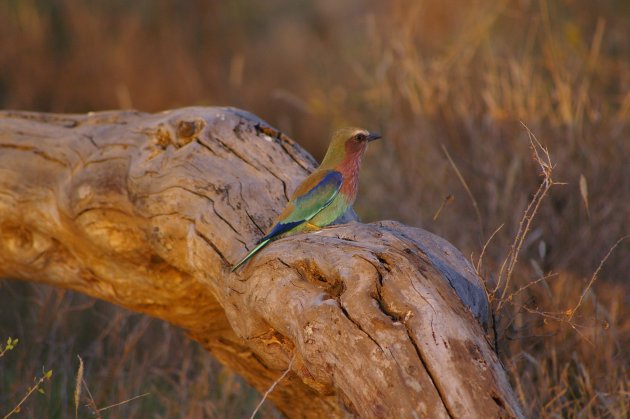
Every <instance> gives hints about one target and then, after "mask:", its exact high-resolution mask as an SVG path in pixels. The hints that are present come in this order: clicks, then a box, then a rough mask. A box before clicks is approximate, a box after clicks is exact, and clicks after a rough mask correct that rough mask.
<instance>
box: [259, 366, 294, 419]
mask: <svg viewBox="0 0 630 419" xmlns="http://www.w3.org/2000/svg"><path fill="white" fill-rule="evenodd" d="M294 360H295V354H293V357H292V358H291V362H289V366H288V367H287V369H286V370H284V372H283V373H282V375H281V376H280V377H278V379H277V380H276V381H274V382H273V384H272V385H271V387H269V389H268V390H267V391H266V392H265V394H264V395H263V398H262V399H261V400H260V402H258V405H257V406H256V408H255V409H254V411H253V412H252V415H251V416H250V417H249V419H254V416H256V413H258V410H259V409H260V407H261V406H262V405H263V403H264V402H265V400H266V399H267V396H269V395H270V394H271V392H272V391H273V389H274V388H276V385H278V383H279V382H280V381H282V379H283V378H284V377H286V375H287V374H288V373H289V371H291V367H292V366H293V361H294Z"/></svg>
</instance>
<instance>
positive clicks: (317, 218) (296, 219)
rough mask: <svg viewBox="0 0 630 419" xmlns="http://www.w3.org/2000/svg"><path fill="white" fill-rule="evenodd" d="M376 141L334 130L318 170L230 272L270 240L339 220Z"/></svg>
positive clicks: (358, 131) (355, 131)
mask: <svg viewBox="0 0 630 419" xmlns="http://www.w3.org/2000/svg"><path fill="white" fill-rule="evenodd" d="M379 138H381V135H380V134H378V133H376V132H369V131H367V130H365V129H362V128H355V127H346V128H340V129H337V130H336V131H335V132H334V133H333V135H332V139H331V141H330V145H329V146H328V150H327V151H326V154H325V155H324V159H323V160H322V162H321V164H320V165H319V167H318V168H317V169H315V171H313V173H311V174H310V175H309V176H308V177H306V179H304V180H303V181H302V183H300V185H299V186H298V187H297V188H296V190H295V192H293V195H292V196H291V198H290V199H289V202H288V203H287V205H286V207H285V208H284V211H282V213H280V215H279V216H278V218H277V219H276V221H275V223H274V225H273V226H272V227H271V229H270V230H269V232H268V233H267V234H266V235H265V236H264V237H263V238H262V239H260V240H259V241H258V242H257V244H256V246H255V247H254V248H253V249H252V250H251V251H250V252H249V253H248V254H247V255H246V256H245V257H244V258H243V259H242V260H241V261H240V262H238V263H237V264H236V265H234V266H233V267H232V272H234V271H236V270H237V269H238V268H239V267H240V266H242V265H243V264H244V263H246V262H247V261H248V260H249V259H251V258H252V257H253V256H254V255H255V254H256V253H258V252H259V251H260V250H261V249H262V248H263V247H265V246H266V245H267V244H269V242H271V241H273V240H277V239H279V238H282V237H286V236H289V235H293V234H296V233H304V232H311V231H317V230H320V229H321V228H323V227H326V226H329V225H331V224H334V223H335V221H336V220H337V219H339V218H341V217H342V216H343V215H344V214H345V213H346V211H347V210H348V209H349V208H350V207H351V206H352V204H353V203H354V200H355V199H356V197H357V189H358V186H359V168H360V166H361V158H362V157H363V154H364V153H365V150H366V149H367V145H368V143H370V142H372V141H374V140H378V139H379Z"/></svg>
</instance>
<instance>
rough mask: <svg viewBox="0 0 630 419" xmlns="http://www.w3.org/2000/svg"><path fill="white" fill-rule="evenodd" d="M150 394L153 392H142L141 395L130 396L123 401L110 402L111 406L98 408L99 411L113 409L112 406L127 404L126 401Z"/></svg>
mask: <svg viewBox="0 0 630 419" xmlns="http://www.w3.org/2000/svg"><path fill="white" fill-rule="evenodd" d="M149 394H151V393H144V394H140V395H139V396H135V397H132V398H130V399H127V400H123V401H122V402H118V403H114V404H110V405H109V406H105V407H102V408H100V409H98V411H99V412H102V411H103V410H107V409H111V408H112V407H116V406H120V405H123V404H125V403H129V402H131V401H134V400H136V399H139V398H140V397H144V396H148V395H149Z"/></svg>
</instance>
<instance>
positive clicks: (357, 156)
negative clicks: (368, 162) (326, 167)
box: [337, 147, 365, 205]
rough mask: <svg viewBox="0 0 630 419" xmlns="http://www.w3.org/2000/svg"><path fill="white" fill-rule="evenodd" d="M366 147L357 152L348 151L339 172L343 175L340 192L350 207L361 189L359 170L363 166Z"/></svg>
mask: <svg viewBox="0 0 630 419" xmlns="http://www.w3.org/2000/svg"><path fill="white" fill-rule="evenodd" d="M364 150H365V147H361V148H360V149H357V150H347V151H348V153H347V155H346V158H345V159H344V160H343V161H342V162H341V164H340V165H339V167H338V168H337V170H339V172H341V174H342V175H343V184H342V185H341V190H340V192H341V193H342V194H343V195H344V197H345V198H346V200H347V202H348V205H352V203H353V202H354V200H355V198H356V197H357V190H358V188H359V168H360V166H361V157H362V156H363V151H364Z"/></svg>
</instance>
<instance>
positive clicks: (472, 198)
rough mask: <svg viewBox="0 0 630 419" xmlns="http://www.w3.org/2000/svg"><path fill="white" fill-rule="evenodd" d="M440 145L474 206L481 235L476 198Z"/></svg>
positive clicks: (446, 151)
mask: <svg viewBox="0 0 630 419" xmlns="http://www.w3.org/2000/svg"><path fill="white" fill-rule="evenodd" d="M440 145H441V146H442V151H444V154H445V155H446V158H447V159H448V162H449V163H450V164H451V167H452V168H453V170H454V171H455V174H456V175H457V177H458V178H459V181H460V182H461V184H462V186H463V187H464V189H465V190H466V193H467V194H468V197H469V198H470V200H471V201H472V205H473V207H474V208H475V213H476V214H477V222H478V223H479V234H481V236H483V222H482V220H481V212H480V211H479V205H477V200H476V199H475V197H474V196H473V194H472V192H471V191H470V188H469V187H468V184H467V183H466V180H465V179H464V176H462V174H461V172H460V171H459V169H458V168H457V165H455V162H454V161H453V159H452V158H451V155H450V154H449V153H448V150H447V149H446V147H445V146H444V144H440Z"/></svg>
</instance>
